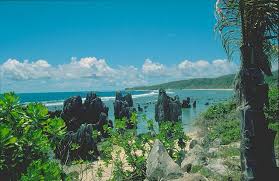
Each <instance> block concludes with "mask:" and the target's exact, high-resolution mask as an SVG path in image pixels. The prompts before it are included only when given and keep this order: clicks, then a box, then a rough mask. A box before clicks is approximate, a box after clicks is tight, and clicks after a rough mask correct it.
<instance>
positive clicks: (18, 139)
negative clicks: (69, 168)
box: [0, 93, 65, 180]
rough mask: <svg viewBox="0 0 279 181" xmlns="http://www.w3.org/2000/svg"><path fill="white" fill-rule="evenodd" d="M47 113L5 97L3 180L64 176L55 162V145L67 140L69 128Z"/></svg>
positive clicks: (0, 149) (0, 138)
mask: <svg viewBox="0 0 279 181" xmlns="http://www.w3.org/2000/svg"><path fill="white" fill-rule="evenodd" d="M47 113H48V110H47V108H46V107H44V106H43V105H42V104H37V103H32V104H29V105H28V106H26V107H24V106H22V105H20V104H19V98H18V97H17V96H16V95H15V94H14V93H5V94H4V95H3V96H2V97H1V99H0V122H1V126H0V178H1V179H3V180H6V179H9V180H18V179H19V178H20V177H21V175H22V174H27V175H26V176H23V177H22V179H23V180H26V179H27V177H29V176H30V174H31V175H32V176H35V177H36V178H39V177H40V178H41V177H44V175H53V176H58V175H60V169H59V167H58V163H56V162H52V161H51V160H53V157H54V152H53V150H54V149H55V145H57V144H59V140H60V139H61V138H62V137H63V136H64V133H65V125H64V122H63V120H61V119H58V118H55V119H50V118H49V117H48V115H47ZM34 160H35V161H34ZM52 168H53V170H52ZM58 171H59V172H58ZM54 172H55V173H57V174H53V173H54Z"/></svg>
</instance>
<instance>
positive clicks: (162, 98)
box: [155, 89, 182, 124]
mask: <svg viewBox="0 0 279 181" xmlns="http://www.w3.org/2000/svg"><path fill="white" fill-rule="evenodd" d="M181 116H182V109H181V103H180V101H179V97H178V96H175V97H174V98H171V97H169V96H168V95H167V94H166V91H165V90H163V89H160V90H159V95H158V101H157V103H156V105H155V120H156V121H157V122H158V123H159V124H160V123H161V122H163V121H173V122H177V121H181Z"/></svg>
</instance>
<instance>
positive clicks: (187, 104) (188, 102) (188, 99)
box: [182, 97, 191, 108]
mask: <svg viewBox="0 0 279 181" xmlns="http://www.w3.org/2000/svg"><path fill="white" fill-rule="evenodd" d="M190 100H191V99H190V97H187V98H186V100H183V101H182V108H190V107H191V104H190Z"/></svg>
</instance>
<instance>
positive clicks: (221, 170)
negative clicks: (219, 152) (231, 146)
mask: <svg viewBox="0 0 279 181" xmlns="http://www.w3.org/2000/svg"><path fill="white" fill-rule="evenodd" d="M206 168H208V169H209V170H211V171H212V172H213V173H217V174H220V175H225V174H226V173H227V167H226V166H225V164H224V160H223V159H220V158H219V159H211V160H210V161H209V163H208V165H207V166H206Z"/></svg>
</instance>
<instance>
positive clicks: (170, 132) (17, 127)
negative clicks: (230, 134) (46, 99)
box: [0, 93, 189, 181]
mask: <svg viewBox="0 0 279 181" xmlns="http://www.w3.org/2000/svg"><path fill="white" fill-rule="evenodd" d="M18 100H19V99H18V97H17V96H16V95H15V94H13V93H6V94H4V95H3V97H1V99H0V122H1V124H0V178H1V179H4V180H24V181H28V180H30V181H33V180H51V181H53V180H72V179H73V177H75V178H76V176H77V175H76V173H74V172H70V173H68V174H67V175H66V173H64V171H63V170H62V168H63V165H61V161H60V160H57V159H56V158H55V150H56V149H57V146H59V145H60V144H62V140H63V138H64V137H65V135H66V129H65V124H64V121H63V120H62V119H59V118H54V119H51V118H49V116H48V110H47V108H46V107H44V106H43V105H42V104H37V103H36V104H35V103H31V104H28V105H27V106H22V105H20V104H19V101H18ZM129 121H131V122H132V123H133V124H134V125H136V124H137V123H138V119H137V116H136V115H135V114H134V115H133V116H132V118H131V120H129ZM143 121H146V123H147V127H148V132H147V133H144V134H140V135H137V134H136V127H134V128H133V129H128V130H127V129H126V124H127V120H126V119H123V120H116V121H115V127H114V129H112V128H110V127H108V125H104V130H105V132H106V133H107V134H108V135H109V136H108V137H107V138H103V140H102V142H101V143H100V145H99V151H100V159H101V160H102V161H104V162H105V163H106V164H105V165H104V166H108V165H109V164H110V165H113V170H112V173H113V174H112V177H111V178H110V180H116V181H118V180H144V179H145V177H146V175H145V174H146V161H147V156H148V154H149V152H150V149H151V147H152V143H153V142H154V140H155V139H159V140H160V141H161V142H162V143H163V144H164V146H165V148H166V149H167V151H168V153H169V154H170V156H171V157H172V158H173V159H174V160H175V161H176V162H177V163H181V161H182V160H183V159H184V155H185V151H184V148H185V145H186V142H187V141H188V140H189V138H188V137H187V136H186V135H185V134H184V132H183V128H182V125H181V124H180V123H172V122H167V121H166V122H164V123H162V125H161V126H160V129H159V133H155V131H154V125H153V121H152V120H147V119H146V118H144V119H143ZM99 135H101V133H100V132H97V131H96V130H93V132H92V135H91V136H92V137H93V138H95V139H96V138H97V137H98V136H99ZM70 146H71V147H72V148H73V149H76V148H77V147H79V145H76V144H71V145H70ZM123 156H124V158H123ZM83 163H88V160H74V161H71V162H70V163H68V165H81V164H83ZM104 166H100V167H99V168H98V170H97V172H96V177H99V178H101V177H102V175H103V169H104ZM127 167H128V169H127Z"/></svg>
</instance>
